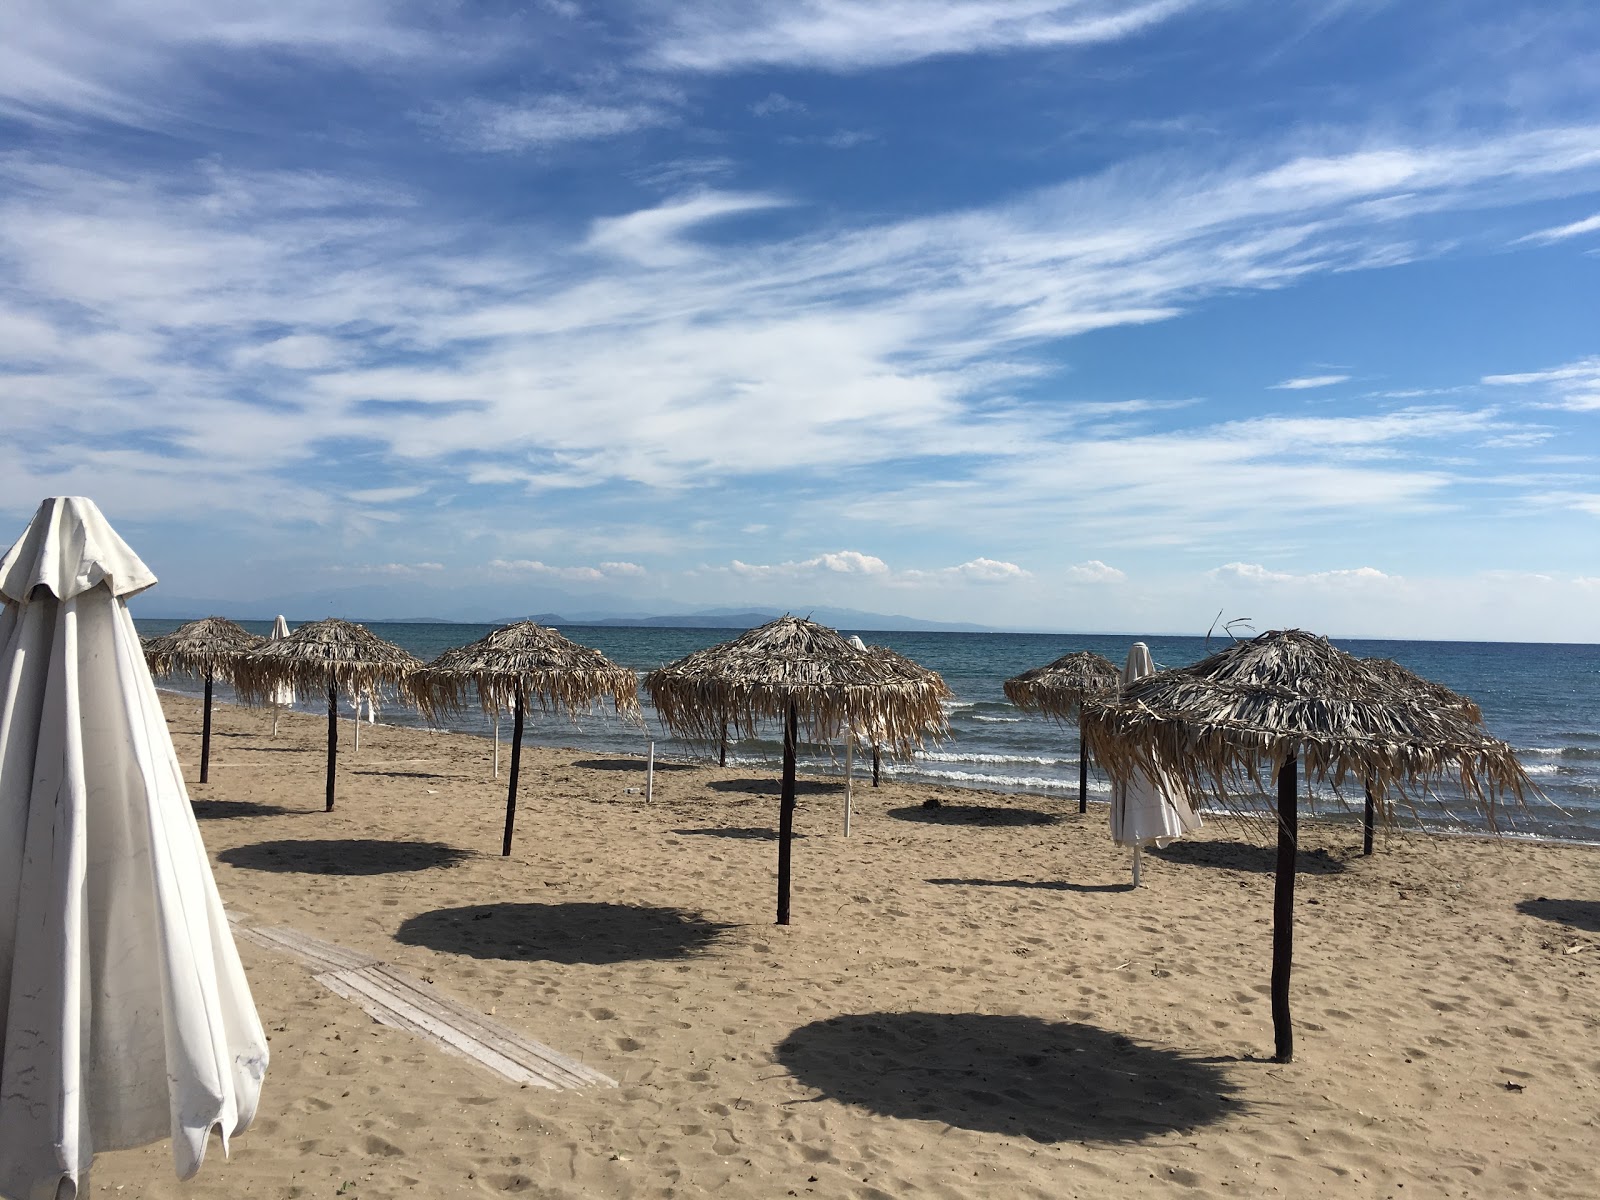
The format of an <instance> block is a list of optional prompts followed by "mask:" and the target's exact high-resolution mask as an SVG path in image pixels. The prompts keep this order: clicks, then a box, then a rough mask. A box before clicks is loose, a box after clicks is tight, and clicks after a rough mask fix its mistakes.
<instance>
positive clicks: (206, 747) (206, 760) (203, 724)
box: [200, 671, 211, 783]
mask: <svg viewBox="0 0 1600 1200" xmlns="http://www.w3.org/2000/svg"><path fill="white" fill-rule="evenodd" d="M210 772H211V672H210V671H207V672H206V715H205V716H204V717H202V718H201V719H200V782H201V783H204V782H205V781H206V777H207V775H209V774H210Z"/></svg>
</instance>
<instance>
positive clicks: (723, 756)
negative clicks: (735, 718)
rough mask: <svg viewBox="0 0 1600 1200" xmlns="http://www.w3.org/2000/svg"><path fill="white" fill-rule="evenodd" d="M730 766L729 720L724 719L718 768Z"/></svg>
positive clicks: (718, 747)
mask: <svg viewBox="0 0 1600 1200" xmlns="http://www.w3.org/2000/svg"><path fill="white" fill-rule="evenodd" d="M727 765H728V718H727V717H723V718H722V740H721V741H720V742H718V743H717V766H719V767H725V766H727Z"/></svg>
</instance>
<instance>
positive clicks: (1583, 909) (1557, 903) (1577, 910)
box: [1517, 896, 1600, 933]
mask: <svg viewBox="0 0 1600 1200" xmlns="http://www.w3.org/2000/svg"><path fill="white" fill-rule="evenodd" d="M1517 911H1518V912H1520V913H1526V914H1527V915H1528V916H1530V917H1538V918H1539V919H1540V920H1543V921H1555V922H1557V923H1558V924H1561V925H1567V926H1570V927H1571V928H1573V929H1583V930H1586V931H1588V932H1589V933H1600V900H1552V899H1550V898H1549V897H1548V896H1540V897H1539V898H1538V899H1537V900H1519V901H1517Z"/></svg>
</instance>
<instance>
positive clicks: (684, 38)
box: [647, 0, 1195, 71]
mask: <svg viewBox="0 0 1600 1200" xmlns="http://www.w3.org/2000/svg"><path fill="white" fill-rule="evenodd" d="M1194 3H1195V0H950V2H947V3H942V4H937V5H935V4H929V3H925V2H923V0H749V2H748V3H745V4H742V5H738V6H733V7H729V6H727V5H724V4H720V3H715V2H714V0H710V2H708V0H660V4H659V8H660V11H661V14H662V16H663V18H664V19H665V20H666V22H667V30H668V32H667V35H666V37H665V38H664V39H662V40H661V41H659V42H658V43H656V44H655V45H654V46H652V48H651V49H650V51H649V52H648V55H647V61H648V62H650V63H652V64H654V65H657V66H663V67H669V68H675V69H682V70H691V71H732V70H738V69H742V68H747V67H755V66H782V67H818V68H822V69H825V70H834V71H853V70H862V69H866V68H870V67H881V66H890V65H893V64H896V63H905V62H912V61H915V60H917V59H921V58H929V57H932V56H934V55H944V54H978V53H990V52H994V51H998V50H1006V49H1017V48H1031V47H1044V46H1068V45H1087V44H1092V43H1095V42H1110V41H1117V40H1120V39H1123V38H1128V37H1132V36H1135V35H1136V34H1139V33H1142V32H1143V31H1144V30H1146V29H1149V28H1151V27H1152V26H1155V25H1157V24H1160V23H1161V22H1162V21H1165V20H1168V19H1169V18H1171V17H1173V16H1175V15H1177V14H1178V13H1181V12H1183V11H1184V10H1185V9H1188V8H1191V7H1193V6H1194Z"/></svg>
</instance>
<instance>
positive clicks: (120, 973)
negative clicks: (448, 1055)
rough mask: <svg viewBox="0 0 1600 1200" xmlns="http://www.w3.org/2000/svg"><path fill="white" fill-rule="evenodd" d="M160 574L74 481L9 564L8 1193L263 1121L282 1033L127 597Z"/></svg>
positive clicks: (1, 781) (44, 1199)
mask: <svg viewBox="0 0 1600 1200" xmlns="http://www.w3.org/2000/svg"><path fill="white" fill-rule="evenodd" d="M154 583H155V576H154V575H152V574H151V573H150V571H149V569H148V568H146V567H145V565H144V563H142V562H140V561H139V558H138V556H137V555H135V554H134V553H133V551H132V550H131V549H129V547H128V546H127V544H126V543H125V542H123V541H122V539H121V538H119V537H118V536H117V535H116V533H115V532H114V531H113V530H112V529H111V527H110V525H108V524H107V523H106V521H105V518H104V517H102V516H101V515H100V512H99V510H98V509H97V508H96V507H95V505H94V504H93V502H91V501H89V500H85V499H83V498H80V497H57V498H53V499H50V500H46V501H45V502H44V503H43V504H42V505H41V506H40V508H39V511H38V513H37V514H36V515H35V517H34V519H33V522H32V524H30V525H29V526H28V529H27V531H26V532H25V533H24V534H23V536H22V538H21V539H20V540H19V541H18V542H17V543H16V545H14V546H12V548H11V550H10V551H9V552H8V553H7V554H6V555H5V557H4V559H3V560H0V599H3V601H4V609H3V610H0V1195H3V1196H5V1197H9V1198H12V1200H71V1198H73V1197H77V1196H80V1195H85V1194H87V1193H88V1171H89V1168H90V1166H91V1165H92V1163H93V1161H94V1156H95V1154H96V1153H97V1152H100V1151H106V1150H116V1149H126V1148H129V1147H133V1146H140V1145H145V1144H147V1143H149V1142H154V1141H159V1140H161V1139H162V1138H164V1137H167V1136H169V1135H170V1137H171V1139H172V1154H173V1162H174V1166H175V1167H176V1168H177V1173H178V1175H179V1177H180V1178H184V1179H187V1178H189V1177H190V1176H192V1175H193V1174H194V1173H195V1172H196V1171H197V1170H199V1167H200V1163H201V1161H202V1160H203V1158H204V1156H205V1150H206V1142H207V1138H208V1137H209V1135H210V1132H211V1130H212V1129H213V1128H216V1129H218V1130H219V1131H220V1133H221V1135H222V1141H223V1149H224V1151H226V1149H227V1142H228V1138H229V1137H231V1136H233V1135H235V1134H237V1133H240V1132H242V1131H243V1130H244V1129H245V1128H246V1127H248V1126H249V1124H250V1122H251V1119H252V1118H253V1117H254V1116H255V1111H256V1103H257V1099H258V1097H259V1095H260V1090H261V1082H262V1078H263V1076H264V1075H265V1073H266V1067H267V1043H266V1037H265V1035H264V1033H263V1031H262V1028H261V1022H260V1021H259V1019H258V1018H257V1016H256V1011H255V1006H254V1004H253V1003H252V1001H251V998H250V989H249V985H248V984H247V982H246V980H245V976H244V971H243V969H242V968H241V966H240V964H239V956H238V953H237V951H236V950H235V948H234V944H233V937H232V935H231V934H230V932H229V930H228V922H227V918H226V916H225V915H224V913H223V909H222V901H221V899H220V897H219V896H218V894H217V889H216V884H215V882H214V881H213V879H212V876H211V868H210V865H209V863H208V861H207V858H206V852H205V848H204V846H202V844H201V841H200V831H199V827H198V825H197V824H196V823H195V819H194V814H193V811H192V810H191V809H190V807H189V797H188V794H187V792H186V791H185V789H184V785H183V777H182V775H181V773H180V770H179V766H178V759H177V755H176V753H175V752H174V751H173V747H172V740H171V737H170V736H169V734H168V732H167V725H166V718H165V716H164V714H163V713H162V709H161V703H160V700H159V698H158V697H157V695H156V691H155V686H154V684H153V683H152V682H151V679H150V672H149V669H148V668H147V667H146V665H145V658H144V654H143V652H142V650H141V648H140V645H139V637H138V634H137V633H136V632H135V630H134V625H133V618H132V617H131V616H130V615H129V613H128V609H127V605H126V603H125V600H126V598H127V597H128V596H130V595H133V594H134V593H136V592H140V591H143V590H144V589H145V588H148V587H150V586H151V585H152V584H154Z"/></svg>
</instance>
